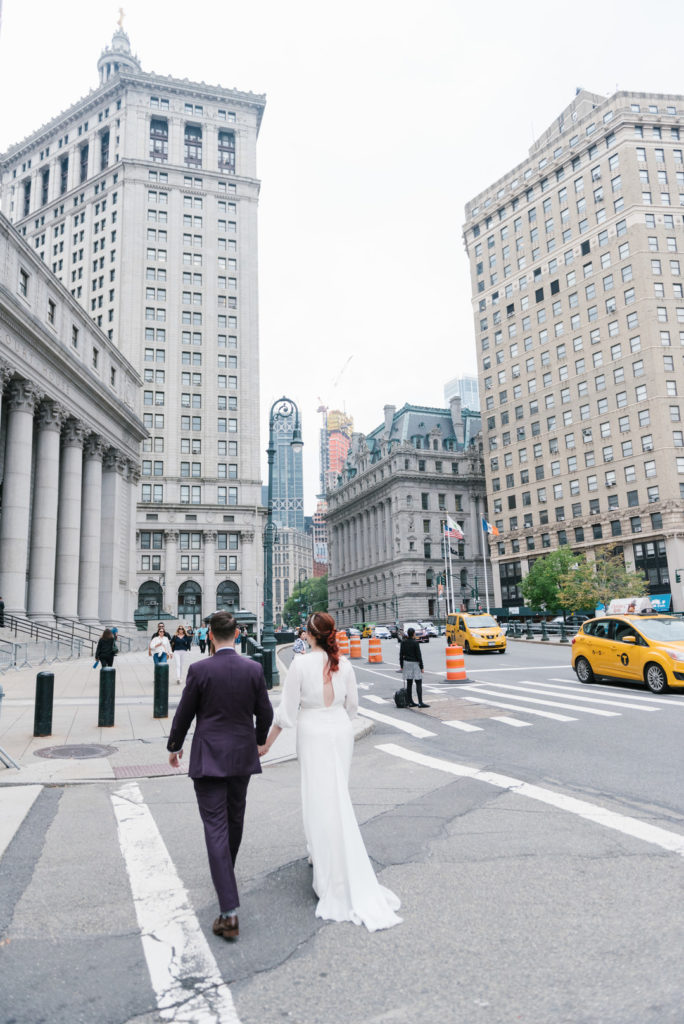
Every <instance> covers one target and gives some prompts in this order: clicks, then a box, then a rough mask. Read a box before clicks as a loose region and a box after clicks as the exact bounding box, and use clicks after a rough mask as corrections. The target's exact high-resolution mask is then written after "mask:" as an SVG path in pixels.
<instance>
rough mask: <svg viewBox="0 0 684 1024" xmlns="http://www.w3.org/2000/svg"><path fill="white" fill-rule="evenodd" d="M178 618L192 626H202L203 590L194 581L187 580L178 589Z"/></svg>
mask: <svg viewBox="0 0 684 1024" xmlns="http://www.w3.org/2000/svg"><path fill="white" fill-rule="evenodd" d="M212 611H214V609H213V608H212ZM178 618H179V619H183V621H184V622H187V623H188V625H190V626H199V625H200V624H201V620H202V588H201V587H200V585H199V583H195V581H194V580H186V581H185V583H181V585H180V587H179V588H178Z"/></svg>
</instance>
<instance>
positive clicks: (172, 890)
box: [112, 782, 239, 1024]
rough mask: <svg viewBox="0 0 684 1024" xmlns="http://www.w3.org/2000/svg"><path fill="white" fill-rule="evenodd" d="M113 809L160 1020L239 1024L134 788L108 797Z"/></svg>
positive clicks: (161, 842)
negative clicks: (110, 797)
mask: <svg viewBox="0 0 684 1024" xmlns="http://www.w3.org/2000/svg"><path fill="white" fill-rule="evenodd" d="M112 804H113V805H114V813H115V815H116V820H117V826H118V831H119V844H120V846H121V852H122V854H123V857H124V861H125V863H126V870H127V871H128V877H129V881H130V885H131V891H132V893H133V903H134V906H135V912H136V916H137V918H138V924H139V926H140V932H141V941H142V946H143V950H144V953H145V959H146V960H147V969H148V970H149V972H150V978H151V981H152V987H153V988H154V991H155V993H156V996H157V1005H158V1007H159V1014H160V1016H161V1018H162V1019H163V1020H170V1021H173V1022H174V1024H239V1018H238V1015H237V1013H236V1011H235V1005H234V1003H233V997H232V995H231V993H230V989H229V988H228V986H227V985H226V984H225V983H224V981H223V978H222V977H221V972H220V971H219V969H218V966H217V963H216V960H215V959H214V956H213V954H212V952H211V950H210V949H209V944H208V943H207V940H206V938H205V936H204V933H203V932H202V929H201V927H200V923H199V921H198V920H197V918H196V917H195V912H194V910H193V908H192V905H191V903H190V899H189V897H188V894H187V892H186V891H185V888H184V886H183V883H182V882H181V880H180V878H179V877H178V874H177V872H176V869H175V867H174V864H173V861H172V860H171V857H170V856H169V852H168V850H167V849H166V846H165V844H164V840H163V839H162V837H161V835H160V833H159V830H158V829H157V826H156V824H155V822H154V818H153V817H152V814H151V812H150V810H149V808H148V807H147V805H146V804H145V802H144V801H143V797H142V793H141V791H140V788H139V786H138V785H137V783H135V782H129V783H126V785H125V786H122V787H121V788H120V789H118V790H117V791H116V792H115V793H113V794H112ZM216 941H217V942H218V941H219V940H218V939H217V940H216Z"/></svg>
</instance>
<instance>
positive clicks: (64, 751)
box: [34, 743, 117, 758]
mask: <svg viewBox="0 0 684 1024" xmlns="http://www.w3.org/2000/svg"><path fill="white" fill-rule="evenodd" d="M116 752H117V748H116V747H106V746H104V745H103V744H102V743H72V744H71V745H69V744H63V745H62V746H61V747H43V749H42V750H35V751H34V753H35V754H36V755H37V756H38V757H63V758H69V757H76V758H84V757H109V755H110V754H116Z"/></svg>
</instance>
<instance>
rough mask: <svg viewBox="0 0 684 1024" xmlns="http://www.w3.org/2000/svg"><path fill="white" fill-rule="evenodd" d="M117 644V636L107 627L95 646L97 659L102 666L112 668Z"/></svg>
mask: <svg viewBox="0 0 684 1024" xmlns="http://www.w3.org/2000/svg"><path fill="white" fill-rule="evenodd" d="M115 644H116V637H115V636H114V634H113V633H112V631H111V629H105V631H104V633H103V634H102V636H101V637H100V639H99V640H98V641H97V647H96V648H95V661H99V662H100V665H101V666H102V668H111V667H112V665H113V664H114V653H115V651H114V646H115Z"/></svg>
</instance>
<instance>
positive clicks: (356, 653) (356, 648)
mask: <svg viewBox="0 0 684 1024" xmlns="http://www.w3.org/2000/svg"><path fill="white" fill-rule="evenodd" d="M349 643H350V646H351V657H352V658H360V657H361V637H360V636H353V637H351V639H350V641H349Z"/></svg>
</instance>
